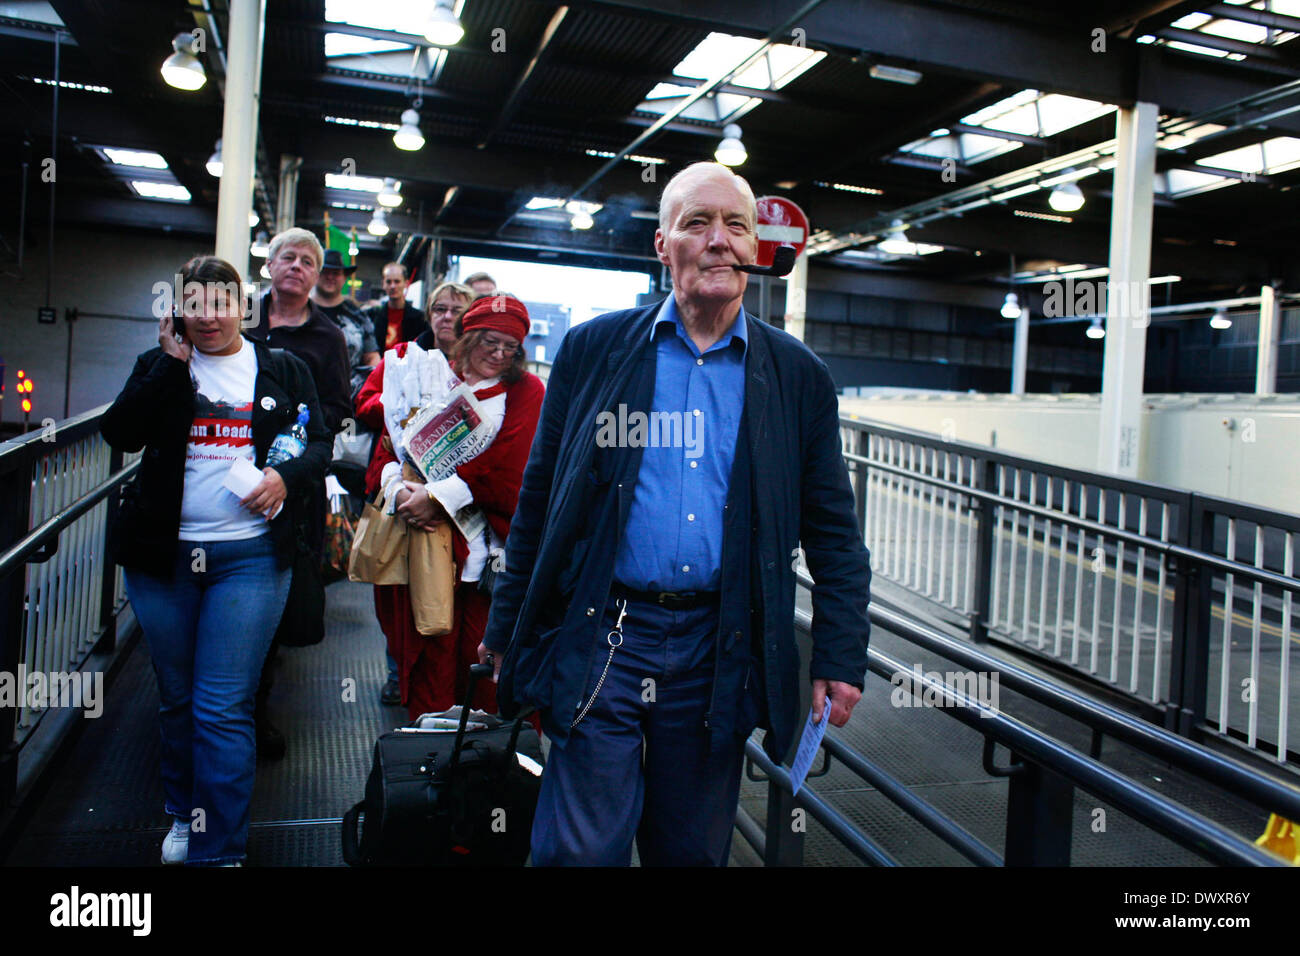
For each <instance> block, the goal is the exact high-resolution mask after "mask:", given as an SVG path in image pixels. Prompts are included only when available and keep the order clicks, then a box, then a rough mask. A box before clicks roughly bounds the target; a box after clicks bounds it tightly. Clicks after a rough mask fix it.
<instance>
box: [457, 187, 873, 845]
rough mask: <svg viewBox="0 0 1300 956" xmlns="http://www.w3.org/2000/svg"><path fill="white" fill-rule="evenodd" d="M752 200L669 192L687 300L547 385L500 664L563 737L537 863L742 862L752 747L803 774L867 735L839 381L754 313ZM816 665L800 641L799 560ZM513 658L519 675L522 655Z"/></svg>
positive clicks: (599, 327)
mask: <svg viewBox="0 0 1300 956" xmlns="http://www.w3.org/2000/svg"><path fill="white" fill-rule="evenodd" d="M755 222H756V210H755V203H754V196H753V193H752V192H751V191H750V189H749V186H748V184H746V183H745V181H744V180H743V179H741V178H740V177H738V176H736V175H735V174H733V173H732V172H731V171H730V170H728V169H727V168H726V167H724V166H721V165H719V164H716V163H698V164H696V165H694V166H691V167H688V168H687V169H685V170H683V171H682V172H681V173H679V174H678V175H677V176H675V177H674V178H673V180H672V181H671V182H670V183H669V184H668V186H667V187H666V188H665V190H664V195H663V198H662V200H661V203H660V228H659V230H658V232H657V233H656V234H655V249H656V252H657V253H658V256H659V259H660V261H661V262H663V263H664V264H665V265H667V266H668V267H669V269H670V270H671V272H672V276H673V286H674V292H673V295H671V296H669V297H668V298H667V299H666V300H665V301H664V302H662V303H661V304H659V305H653V306H647V307H643V308H638V309H630V310H627V311H624V312H614V313H611V314H608V315H605V316H601V317H599V318H597V319H594V320H592V321H590V322H586V323H584V324H582V325H579V326H577V327H575V328H573V329H571V330H570V331H569V333H568V334H567V336H566V337H565V340H564V342H563V344H562V346H561V348H560V350H559V353H558V354H557V356H556V360H555V364H554V366H553V368H552V370H551V375H550V380H549V382H548V387H547V394H546V401H545V404H544V406H543V408H542V416H541V421H540V423H539V425H538V429H537V437H536V439H535V440H534V443H533V448H532V453H531V455H530V457H529V461H528V467H527V469H526V471H525V472H524V480H523V487H522V489H521V491H520V495H519V505H518V510H517V511H516V514H515V518H514V521H513V523H512V524H511V530H510V537H509V540H508V544H507V551H506V560H505V568H504V570H503V572H502V576H501V579H500V581H499V583H498V585H497V588H496V591H495V592H494V596H493V602H492V612H491V618H490V620H489V622H488V626H487V631H486V633H485V636H484V639H483V646H482V648H481V649H480V652H481V654H482V655H483V656H484V657H486V656H487V654H488V653H491V654H493V655H494V656H495V658H496V660H497V662H498V665H499V666H500V686H499V690H498V699H499V701H500V703H501V707H502V711H503V712H504V713H507V714H511V713H514V712H516V711H517V709H518V708H519V707H520V706H522V705H535V706H537V707H538V708H540V710H541V713H542V721H543V725H544V729H545V730H546V733H547V735H548V736H549V737H550V738H551V740H552V742H553V747H552V749H551V753H550V758H549V763H548V765H547V768H546V772H545V775H544V777H543V780H542V793H541V798H540V801H539V805H538V808H537V816H536V821H535V824H534V827H533V845H532V851H533V861H534V863H536V864H539V865H546V864H566V863H568V864H588V865H591V864H596V865H600V864H606V865H620V864H626V863H627V862H628V861H629V859H630V854H631V846H632V840H633V838H634V837H635V838H636V840H637V846H638V849H639V851H640V857H641V861H642V863H643V864H648V865H681V864H712V865H724V864H725V863H726V860H727V857H728V854H729V849H730V841H731V833H732V826H733V821H734V817H735V811H736V803H737V799H738V795H739V780H740V771H741V765H742V757H743V748H744V742H745V740H746V738H747V737H748V736H749V734H750V733H751V732H752V731H753V729H754V728H755V727H756V726H763V727H765V728H767V734H766V737H765V740H764V746H765V747H766V749H767V751H768V753H769V754H772V755H773V756H775V757H777V758H782V757H784V756H785V755H786V753H787V752H788V750H789V749H790V745H791V743H792V742H793V741H794V739H795V737H796V734H797V731H798V729H799V726H800V725H801V724H802V722H803V716H804V715H803V714H802V713H800V703H799V701H800V693H799V682H800V680H802V679H806V678H807V677H811V679H812V705H813V711H814V716H815V717H817V718H818V719H820V717H821V714H822V711H823V708H825V707H827V706H829V707H830V708H831V714H830V720H831V722H832V723H834V724H835V725H836V726H842V725H843V724H844V723H845V722H847V720H848V718H849V715H850V713H851V712H852V709H853V707H854V705H855V704H856V703H857V700H858V699H859V697H860V695H861V689H862V682H863V677H864V674H865V671H866V663H867V654H866V646H867V635H868V623H867V616H866V608H867V598H868V583H869V570H868V562H867V553H866V549H865V547H864V546H863V543H862V535H861V531H860V529H859V528H858V524H857V520H856V517H855V515H854V511H853V494H852V490H851V487H850V485H849V480H848V473H847V470H846V468H845V465H844V461H843V458H842V457H841V453H840V438H839V412H838V402H837V398H836V395H835V389H834V385H833V383H832V380H831V377H830V374H829V372H828V371H827V369H826V366H825V365H824V364H823V363H822V362H821V360H820V359H818V358H817V357H816V356H815V355H814V354H813V353H812V352H811V351H809V350H808V349H807V348H806V347H805V346H804V345H803V344H802V343H800V342H799V341H797V340H796V339H794V338H792V337H791V336H788V335H786V334H785V333H783V332H779V331H776V330H774V329H772V328H770V327H768V326H765V325H763V324H761V323H759V322H756V321H755V320H754V319H753V318H752V317H750V316H748V315H746V314H745V312H744V310H743V308H742V307H741V299H742V297H743V294H744V289H745V281H746V278H747V277H746V275H745V273H743V272H740V271H737V270H736V269H734V268H733V267H734V266H736V265H740V264H748V263H752V262H753V261H754V256H755V253H756V245H757V239H756V235H755V228H756V226H755ZM800 548H802V550H803V553H804V554H805V556H806V561H807V565H808V569H809V572H810V574H811V575H812V577H813V578H814V579H815V581H816V586H815V587H814V589H813V593H812V604H813V627H812V637H813V650H812V657H811V661H810V662H809V664H808V666H809V671H808V672H806V673H805V675H801V674H800V662H799V653H798V649H797V647H796V644H795V640H794V624H793V618H794V585H795V572H794V567H793V565H794V563H795V561H794V560H792V559H795V558H796V556H797V555H798V554H799V549H800ZM503 658H504V660H503Z"/></svg>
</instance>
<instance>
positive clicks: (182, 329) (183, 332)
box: [172, 308, 190, 342]
mask: <svg viewBox="0 0 1300 956" xmlns="http://www.w3.org/2000/svg"><path fill="white" fill-rule="evenodd" d="M172 331H173V332H175V333H176V334H177V335H179V336H180V337H181V338H182V339H184V340H185V341H186V342H188V341H189V340H190V333H189V329H188V328H187V327H186V325H185V313H184V311H183V310H181V309H179V308H173V309H172Z"/></svg>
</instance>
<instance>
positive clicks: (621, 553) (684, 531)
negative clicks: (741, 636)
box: [614, 295, 749, 591]
mask: <svg viewBox="0 0 1300 956" xmlns="http://www.w3.org/2000/svg"><path fill="white" fill-rule="evenodd" d="M650 336H651V338H652V339H653V340H654V341H655V348H656V356H657V357H656V363H655V391H654V401H653V403H652V404H651V410H652V411H651V414H650V416H649V420H648V421H647V422H646V423H644V428H643V429H642V431H641V432H640V435H638V432H637V429H636V426H637V425H638V424H640V423H639V422H636V421H633V420H632V415H628V416H627V426H626V434H625V435H620V436H618V437H619V439H620V441H626V442H627V444H629V445H631V444H636V443H643V444H644V445H645V452H644V456H643V457H642V459H641V470H640V472H639V473H638V474H637V481H636V488H635V490H634V492H633V496H632V506H631V509H630V510H629V512H628V518H627V526H626V530H625V531H624V534H623V541H622V543H621V544H620V545H619V549H618V555H617V557H616V558H615V562H614V578H615V579H616V580H618V581H621V582H622V583H623V584H626V585H627V586H628V587H631V588H636V589H638V590H643V591H714V590H717V589H718V587H719V583H720V579H721V570H722V516H723V507H724V506H725V505H726V503H727V487H728V483H729V481H730V479H731V464H732V462H733V461H734V459H735V456H736V433H737V432H738V431H739V428H740V416H741V412H742V411H743V410H744V405H745V350H746V348H747V347H748V344H749V337H748V335H747V333H746V330H745V317H744V310H743V309H742V310H740V311H739V312H738V313H737V316H736V319H735V321H734V322H733V323H732V326H731V328H730V330H728V331H727V332H725V333H724V334H723V335H722V338H720V339H719V340H718V341H717V342H715V343H714V344H713V345H712V346H711V347H710V348H709V349H708V351H706V352H704V353H703V354H701V352H700V350H699V349H698V348H697V347H696V346H695V343H694V342H692V341H691V337H690V336H689V335H688V334H687V332H686V329H685V327H684V326H683V325H682V321H681V318H680V317H679V316H678V314H677V303H676V301H675V299H674V297H673V296H671V295H670V296H669V297H668V298H667V299H665V300H664V304H663V306H662V307H661V308H660V309H659V314H658V315H657V316H656V317H655V321H654V324H653V325H652V326H651V328H650ZM633 414H635V413H633ZM620 427H622V426H621V425H620Z"/></svg>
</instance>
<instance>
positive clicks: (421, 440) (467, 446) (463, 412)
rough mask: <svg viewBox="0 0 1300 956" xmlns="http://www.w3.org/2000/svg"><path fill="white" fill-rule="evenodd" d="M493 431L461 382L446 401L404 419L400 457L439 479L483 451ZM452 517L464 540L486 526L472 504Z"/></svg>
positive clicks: (475, 401) (427, 476)
mask: <svg viewBox="0 0 1300 956" xmlns="http://www.w3.org/2000/svg"><path fill="white" fill-rule="evenodd" d="M495 434H496V432H495V429H494V428H493V427H492V425H491V424H490V423H489V422H488V421H487V420H486V419H485V418H484V416H483V407H482V406H481V405H480V404H479V401H478V399H477V398H475V397H474V392H473V390H472V389H470V387H469V386H468V385H465V384H463V383H462V384H460V385H457V386H456V387H455V388H453V389H452V390H451V392H450V394H449V395H448V396H447V398H446V400H445V401H443V402H442V403H440V404H436V405H432V406H430V407H428V408H425V409H422V410H420V411H418V412H416V413H415V415H413V416H412V417H411V419H410V421H408V422H407V423H406V427H405V428H404V429H403V430H402V452H403V457H404V458H405V460H406V461H407V463H408V464H410V465H411V466H412V467H413V468H415V469H416V470H417V471H419V472H420V474H421V475H423V476H424V480H425V481H440V480H441V479H443V478H446V477H448V476H449V475H453V474H455V472H456V467H457V466H458V465H463V464H464V463H465V462H467V461H470V460H471V459H473V458H474V457H476V456H477V455H478V454H480V453H481V452H482V451H484V450H485V449H486V448H487V447H488V446H489V445H490V444H492V439H493V438H494V437H495ZM451 519H452V521H454V522H455V523H456V527H457V528H459V529H460V533H461V534H462V535H464V536H465V540H466V541H473V540H474V539H475V538H476V537H477V536H478V535H481V534H483V532H484V531H485V530H486V529H487V520H486V519H485V518H484V517H483V512H482V510H481V509H480V508H479V507H478V506H477V505H474V504H469V505H466V506H465V507H464V508H461V509H460V510H459V511H457V512H456V513H455V514H453V515H452V516H451Z"/></svg>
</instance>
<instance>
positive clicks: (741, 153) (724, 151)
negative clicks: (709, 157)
mask: <svg viewBox="0 0 1300 956" xmlns="http://www.w3.org/2000/svg"><path fill="white" fill-rule="evenodd" d="M713 158H714V159H716V160H717V161H718V162H720V163H722V165H724V166H739V165H740V164H741V163H743V162H744V161H745V160H746V159H748V158H749V154H748V153H747V152H745V144H744V143H742V142H741V141H740V127H739V126H737V125H736V124H735V123H728V124H727V125H726V126H724V127H723V128H722V142H720V143H718V148H717V149H716V150H714V151H713Z"/></svg>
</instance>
